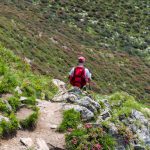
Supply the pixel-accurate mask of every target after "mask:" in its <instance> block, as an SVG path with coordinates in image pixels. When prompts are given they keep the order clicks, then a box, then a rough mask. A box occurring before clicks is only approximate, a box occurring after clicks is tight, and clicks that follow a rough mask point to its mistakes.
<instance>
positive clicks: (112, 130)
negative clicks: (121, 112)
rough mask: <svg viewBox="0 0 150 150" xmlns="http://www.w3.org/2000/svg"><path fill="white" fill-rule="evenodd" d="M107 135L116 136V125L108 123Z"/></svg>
mask: <svg viewBox="0 0 150 150" xmlns="http://www.w3.org/2000/svg"><path fill="white" fill-rule="evenodd" d="M109 133H110V134H111V135H116V134H118V128H117V127H116V125H115V124H114V123H110V124H109Z"/></svg>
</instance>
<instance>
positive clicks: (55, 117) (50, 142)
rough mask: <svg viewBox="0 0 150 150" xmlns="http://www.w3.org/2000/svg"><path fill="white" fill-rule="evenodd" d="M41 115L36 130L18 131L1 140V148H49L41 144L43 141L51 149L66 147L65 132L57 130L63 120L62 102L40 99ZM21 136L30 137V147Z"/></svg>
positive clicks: (43, 149)
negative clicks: (22, 140) (23, 141)
mask: <svg viewBox="0 0 150 150" xmlns="http://www.w3.org/2000/svg"><path fill="white" fill-rule="evenodd" d="M38 102H39V103H38V107H39V108H40V117H39V120H38V123H37V127H36V129H35V130H34V131H27V130H26V131H21V130H19V131H18V132H17V135H16V137H13V138H11V139H9V140H8V139H7V140H0V150H28V149H33V150H34V149H37V150H47V148H46V147H45V148H44V147H43V146H40V145H41V143H42V142H43V141H45V143H47V146H48V147H49V149H64V145H65V138H64V134H61V133H58V132H56V128H57V126H58V125H59V124H60V123H61V121H62V113H61V108H62V103H52V102H48V101H44V100H43V101H41V100H38ZM20 138H30V140H29V141H30V142H29V145H30V146H29V147H28V146H24V145H23V144H22V143H21V142H20ZM54 147H55V148H54Z"/></svg>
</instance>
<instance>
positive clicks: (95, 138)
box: [66, 124, 116, 150]
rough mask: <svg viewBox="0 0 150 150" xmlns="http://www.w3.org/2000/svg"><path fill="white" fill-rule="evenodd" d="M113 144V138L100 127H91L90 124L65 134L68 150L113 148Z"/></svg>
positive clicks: (112, 149) (105, 149)
mask: <svg viewBox="0 0 150 150" xmlns="http://www.w3.org/2000/svg"><path fill="white" fill-rule="evenodd" d="M115 144H116V142H115V140H114V139H113V138H112V137H111V136H110V135H109V134H107V133H106V132H105V131H103V129H102V128H93V127H92V125H90V124H85V127H84V128H81V129H75V130H73V131H72V132H71V133H69V134H67V135H66V146H67V149H68V150H75V149H76V150H87V149H92V150H102V149H103V150H108V149H111V150H114V146H115Z"/></svg>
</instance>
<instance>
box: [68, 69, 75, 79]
mask: <svg viewBox="0 0 150 150" xmlns="http://www.w3.org/2000/svg"><path fill="white" fill-rule="evenodd" d="M73 74H74V67H73V68H72V69H71V71H70V72H69V79H70V80H71V78H72V77H73Z"/></svg>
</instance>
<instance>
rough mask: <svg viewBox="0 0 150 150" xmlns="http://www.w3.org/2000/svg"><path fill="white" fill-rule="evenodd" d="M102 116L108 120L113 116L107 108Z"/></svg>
mask: <svg viewBox="0 0 150 150" xmlns="http://www.w3.org/2000/svg"><path fill="white" fill-rule="evenodd" d="M101 116H102V119H103V120H106V119H108V118H110V117H111V114H110V113H109V111H107V110H106V111H104V112H103V113H102V114H101Z"/></svg>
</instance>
